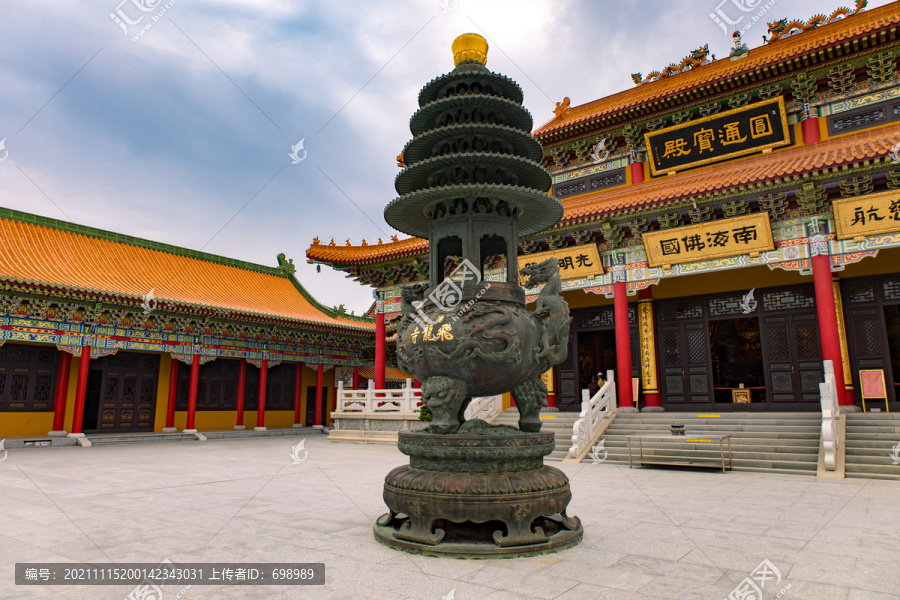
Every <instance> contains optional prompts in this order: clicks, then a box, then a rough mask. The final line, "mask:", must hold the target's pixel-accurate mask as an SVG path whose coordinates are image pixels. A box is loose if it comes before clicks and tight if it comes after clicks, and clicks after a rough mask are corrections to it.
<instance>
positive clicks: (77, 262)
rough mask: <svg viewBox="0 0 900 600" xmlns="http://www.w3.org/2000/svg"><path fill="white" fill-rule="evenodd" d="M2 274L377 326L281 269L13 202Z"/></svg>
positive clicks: (5, 225)
mask: <svg viewBox="0 0 900 600" xmlns="http://www.w3.org/2000/svg"><path fill="white" fill-rule="evenodd" d="M7 215H9V216H7ZM111 238H112V239H111ZM119 240H122V241H119ZM148 246H156V247H148ZM158 248H161V249H158ZM0 281H9V282H18V283H25V284H30V285H36V286H40V287H48V288H65V289H69V290H78V291H82V292H88V293H92V294H97V295H101V296H115V297H126V298H132V299H137V300H138V306H139V305H140V299H141V298H142V297H143V296H145V295H146V294H147V293H148V292H149V291H150V290H151V289H152V290H153V295H154V297H155V298H156V300H157V302H159V303H160V305H164V304H166V303H167V302H171V303H175V304H179V305H194V306H202V307H210V308H221V309H226V310H229V311H235V312H241V313H249V314H252V315H259V316H266V317H273V318H281V319H287V320H296V321H302V322H305V323H310V324H317V325H325V326H332V327H337V328H352V329H364V330H370V329H374V323H372V322H366V321H358V320H354V319H352V318H344V317H342V316H335V317H332V316H330V315H328V314H326V312H324V311H327V310H328V309H326V308H324V307H321V305H319V306H317V304H318V303H317V302H316V301H315V300H314V299H313V298H312V297H311V296H309V294H308V292H306V291H305V290H302V291H301V289H302V288H301V289H298V287H295V285H294V283H293V282H292V280H291V278H289V277H287V276H284V275H282V274H281V272H279V271H278V270H277V269H273V268H268V267H261V266H256V265H251V264H249V263H241V262H239V261H231V260H229V259H224V258H221V257H215V256H213V255H209V254H201V253H196V252H192V251H190V250H185V249H182V248H176V247H172V246H165V245H163V244H154V243H153V242H147V241H146V240H139V239H137V238H130V237H127V236H122V235H116V234H111V233H109V232H103V231H100V230H93V229H90V228H87V227H82V226H78V225H72V224H69V223H65V222H61V221H53V220H51V219H43V218H41V217H35V216H34V215H27V214H25V213H17V212H15V211H9V210H4V211H3V215H2V216H0ZM160 308H162V306H160ZM323 309H324V310H323Z"/></svg>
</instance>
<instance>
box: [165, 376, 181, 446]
mask: <svg viewBox="0 0 900 600" xmlns="http://www.w3.org/2000/svg"><path fill="white" fill-rule="evenodd" d="M179 362H181V361H178V360H175V359H172V366H171V367H170V368H169V404H168V406H167V407H166V426H165V427H163V431H165V432H173V431H178V429H177V428H176V427H175V401H176V400H177V399H178V363H179Z"/></svg>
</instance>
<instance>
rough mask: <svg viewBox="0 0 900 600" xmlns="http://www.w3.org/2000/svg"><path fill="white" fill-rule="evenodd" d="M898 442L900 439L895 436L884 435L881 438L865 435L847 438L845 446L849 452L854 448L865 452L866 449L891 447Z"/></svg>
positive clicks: (878, 449)
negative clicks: (884, 436)
mask: <svg viewBox="0 0 900 600" xmlns="http://www.w3.org/2000/svg"><path fill="white" fill-rule="evenodd" d="M897 444H900V439H897V438H896V437H886V438H884V439H882V438H874V437H869V436H866V437H865V438H864V439H859V438H856V437H854V438H853V439H849V440H847V442H846V444H845V446H846V448H847V452H848V453H849V452H850V451H851V450H855V451H858V452H867V451H873V452H874V451H876V450H877V451H881V450H883V449H893V448H894V446H896V445H897Z"/></svg>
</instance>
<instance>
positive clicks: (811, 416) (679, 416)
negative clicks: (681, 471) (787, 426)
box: [616, 411, 869, 422]
mask: <svg viewBox="0 0 900 600" xmlns="http://www.w3.org/2000/svg"><path fill="white" fill-rule="evenodd" d="M866 414H869V413H866ZM711 415H718V416H711ZM616 418H617V419H623V420H635V421H643V422H649V421H671V420H673V419H674V420H677V421H686V420H693V419H703V420H713V421H727V420H741V419H750V420H754V421H810V420H812V421H816V420H819V419H821V414H820V413H818V412H809V413H781V412H772V413H717V412H716V411H710V412H705V413H695V412H691V413H685V412H661V413H623V412H620V413H617V414H616Z"/></svg>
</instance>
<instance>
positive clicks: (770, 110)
mask: <svg viewBox="0 0 900 600" xmlns="http://www.w3.org/2000/svg"><path fill="white" fill-rule="evenodd" d="M644 141H645V142H646V144H647V155H648V158H649V160H650V169H651V172H652V173H653V175H660V174H663V173H669V172H673V171H684V170H685V169H690V168H693V167H699V166H700V165H706V164H709V163H712V162H718V161H720V160H727V159H729V158H735V157H738V156H744V155H746V154H753V153H755V152H762V151H764V150H770V149H772V148H777V147H780V146H788V145H790V143H791V132H790V129H789V128H788V122H787V112H786V111H785V109H784V98H782V97H781V96H779V97H778V98H774V99H772V100H766V101H765V102H757V103H756V104H751V105H750V106H743V107H741V108H736V109H734V110H729V111H726V112H723V113H719V114H717V115H712V116H709V117H705V118H703V119H698V120H696V121H690V122H689V123H684V124H682V125H676V126H674V127H667V128H665V129H660V130H659V131H653V132H650V133H645V134H644Z"/></svg>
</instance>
